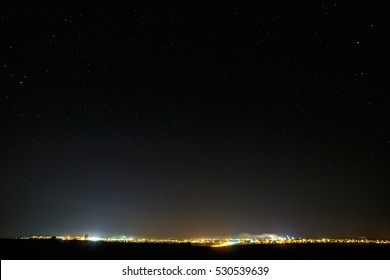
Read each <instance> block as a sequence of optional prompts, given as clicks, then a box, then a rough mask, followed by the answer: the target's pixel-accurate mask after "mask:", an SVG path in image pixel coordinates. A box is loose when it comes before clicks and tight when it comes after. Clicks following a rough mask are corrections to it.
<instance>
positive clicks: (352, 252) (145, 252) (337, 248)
mask: <svg viewBox="0 0 390 280" xmlns="http://www.w3.org/2000/svg"><path fill="white" fill-rule="evenodd" d="M0 255H1V259H2V260H4V259H60V260H62V259H76V260H82V259H103V260H105V259H114V260H119V259H128V260H131V259H188V260H191V259H271V260H272V259H275V260H277V259H287V260H288V259H298V260H299V259H300V260H305V259H319V260H322V259H353V260H356V259H390V245H333V244H327V245H321V244H283V245H280V244H273V245H246V246H231V247H221V248H210V247H197V246H191V245H190V244H129V243H106V242H85V241H59V240H8V239H2V240H0Z"/></svg>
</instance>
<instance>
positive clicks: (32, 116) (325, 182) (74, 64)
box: [0, 0, 390, 237]
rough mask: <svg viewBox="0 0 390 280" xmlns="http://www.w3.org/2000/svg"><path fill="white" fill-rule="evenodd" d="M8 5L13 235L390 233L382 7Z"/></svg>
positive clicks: (6, 223) (6, 107)
mask: <svg viewBox="0 0 390 280" xmlns="http://www.w3.org/2000/svg"><path fill="white" fill-rule="evenodd" d="M9 2H10V3H8V4H7V3H2V4H1V6H2V7H1V9H0V22H1V26H2V27H1V29H2V32H1V34H2V35H1V46H2V51H1V53H2V55H1V57H2V59H1V65H0V67H1V71H0V75H1V84H0V92H1V94H0V114H1V133H0V134H1V136H0V141H1V142H0V144H1V145H0V149H1V153H0V155H1V156H0V178H1V181H0V191H1V193H0V215H1V225H0V236H2V237H9V236H21V235H33V234H44V235H60V234H84V233H89V234H90V235H101V236H109V235H114V234H124V235H128V236H145V237H207V236H236V235H239V234H241V233H250V234H260V233H264V232H267V233H268V232H271V233H276V234H280V235H287V234H289V235H290V236H302V237H322V236H327V237H344V236H347V237H348V236H366V237H390V210H389V209H390V208H389V205H388V200H389V196H390V191H389V188H390V184H389V183H390V172H389V171H390V131H389V128H390V126H389V123H390V96H389V92H390V91H389V80H388V79H389V78H388V76H389V75H388V74H389V69H388V65H389V58H390V34H389V31H388V28H386V27H385V26H386V21H387V20H386V18H387V17H388V15H387V12H386V9H385V8H384V7H383V6H380V5H379V4H376V3H375V1H366V2H364V3H360V4H359V3H355V2H358V1H268V2H270V3H268V2H267V1H265V2H264V1H263V2H264V3H263V2H260V3H258V4H257V5H249V4H248V3H239V2H238V1H237V2H233V1H232V2H231V1H227V2H226V1H224V2H217V1H208V3H200V2H198V1H184V2H183V1H153V2H152V1H120V2H119V3H118V2H115V1H71V0H70V1H64V2H62V3H61V4H60V3H58V2H57V1H54V2H55V3H52V4H48V5H41V4H39V3H36V2H32V1H25V2H24V3H19V2H17V1H12V2H11V1H9ZM65 2H66V3H65ZM266 2H267V3H266Z"/></svg>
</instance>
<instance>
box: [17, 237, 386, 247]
mask: <svg viewBox="0 0 390 280" xmlns="http://www.w3.org/2000/svg"><path fill="white" fill-rule="evenodd" d="M22 239H57V240H76V241H92V242H98V241H102V242H126V243H161V244H162V243H164V244H181V243H191V244H192V245H194V246H211V247H226V246H233V245H250V244H313V243H318V244H390V240H386V239H366V238H298V239H295V238H294V237H289V236H287V237H280V236H277V235H269V236H266V237H261V238H202V239H160V238H133V237H126V236H120V237H107V238H103V237H98V236H88V235H85V236H70V235H67V236H29V237H22Z"/></svg>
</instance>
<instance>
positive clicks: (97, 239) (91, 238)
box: [88, 236, 102, 241]
mask: <svg viewBox="0 0 390 280" xmlns="http://www.w3.org/2000/svg"><path fill="white" fill-rule="evenodd" d="M88 240H89V241H100V240H102V238H100V237H96V236H91V237H88Z"/></svg>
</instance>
